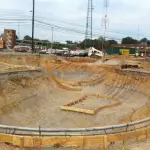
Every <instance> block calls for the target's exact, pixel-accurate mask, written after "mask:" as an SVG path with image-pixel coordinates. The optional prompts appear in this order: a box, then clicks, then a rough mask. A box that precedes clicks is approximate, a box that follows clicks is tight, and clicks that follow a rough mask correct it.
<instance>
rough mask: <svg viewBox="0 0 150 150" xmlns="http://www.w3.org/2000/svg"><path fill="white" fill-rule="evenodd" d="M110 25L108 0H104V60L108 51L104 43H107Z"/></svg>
mask: <svg viewBox="0 0 150 150" xmlns="http://www.w3.org/2000/svg"><path fill="white" fill-rule="evenodd" d="M108 26H109V21H108V0H104V17H103V18H102V28H103V29H104V34H103V42H102V51H103V53H104V57H103V61H104V60H105V54H106V51H105V49H104V45H105V39H106V32H107V28H108Z"/></svg>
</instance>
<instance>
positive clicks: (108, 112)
mask: <svg viewBox="0 0 150 150" xmlns="http://www.w3.org/2000/svg"><path fill="white" fill-rule="evenodd" d="M73 61H74V60H73ZM132 61H133V60H132ZM122 62H123V61H120V60H117V61H116V60H114V61H113V60H111V61H109V63H108V64H111V65H112V64H113V65H120V64H122ZM130 63H131V62H130ZM136 63H138V62H135V63H134V64H136ZM20 64H22V63H20ZM93 64H94V65H96V66H97V65H99V63H98V62H97V63H93ZM108 64H106V65H108ZM52 65H53V64H52ZM61 65H62V64H60V65H59V64H57V67H59V68H61ZM64 65H66V64H64ZM76 65H77V66H80V63H78V64H76ZM17 67H18V68H17ZM17 67H13V66H12V65H9V66H8V65H5V64H0V68H1V69H0V72H8V71H10V70H11V71H12V70H13V71H14V70H21V69H33V68H34V67H31V66H30V68H29V67H25V66H22V67H20V66H17ZM89 68H91V69H89ZM89 68H88V69H87V68H85V67H84V66H81V67H80V68H76V67H73V65H72V67H71V68H70V70H69V69H68V70H61V69H60V70H59V69H58V68H56V67H54V68H53V73H54V75H55V77H57V78H61V79H63V80H64V81H66V80H70V81H82V80H93V79H95V78H98V77H100V78H102V77H101V75H102V74H103V73H101V70H97V69H95V70H96V71H94V72H93V71H90V70H92V69H93V67H92V66H91V65H89ZM98 68H99V67H98ZM46 69H47V68H46ZM46 69H45V72H43V74H42V75H40V76H36V75H31V76H30V75H28V76H24V77H22V76H17V77H13V78H5V80H4V79H1V80H0V115H1V117H0V124H5V125H16V126H26V127H39V126H41V127H43V128H44V127H45V128H73V127H74V128H76V127H79V128H82V127H83V128H86V127H93V126H105V125H112V124H119V123H120V119H121V118H123V117H124V116H125V115H126V114H128V113H131V112H132V111H133V109H134V110H136V109H138V108H139V107H142V106H143V105H144V104H146V103H147V102H148V101H149V95H148V94H145V93H143V92H141V91H140V89H138V85H139V84H136V86H135V87H136V88H137V90H131V89H132V88H133V85H132V84H133V82H131V84H129V85H126V87H125V83H124V81H128V82H130V80H131V78H130V77H128V76H124V78H121V77H120V76H119V75H115V79H116V81H112V82H114V84H113V86H106V83H105V81H107V80H108V79H110V78H111V71H110V70H108V68H107V67H106V68H104V72H108V74H107V76H106V77H105V78H104V80H103V81H101V82H96V83H94V84H89V83H88V82H87V84H83V85H78V86H74V87H73V88H75V87H80V88H82V91H71V90H70V91H69V90H66V89H62V88H61V87H60V86H59V85H58V84H57V83H56V82H55V81H53V80H52V79H51V76H50V74H49V72H47V70H46ZM122 79H123V80H124V81H122ZM67 84H68V83H66V84H64V85H65V86H67ZM134 84H135V82H134ZM85 93H98V94H106V95H112V96H114V97H116V98H118V99H120V101H121V105H120V106H117V107H114V108H109V109H104V110H102V111H99V112H98V113H97V114H95V115H93V116H91V115H87V114H82V113H76V112H70V111H63V110H61V109H60V107H61V106H62V105H64V104H67V103H69V102H72V101H75V100H76V99H79V98H81V97H82V96H83V95H84V94H85ZM108 103H109V104H110V103H111V102H110V101H103V99H99V98H95V97H94V98H93V97H92V98H89V99H88V100H87V103H86V101H85V102H84V107H87V108H91V107H92V108H93V107H94V108H95V107H97V106H98V107H99V106H101V105H105V104H108ZM81 106H83V104H81V105H79V106H77V107H81ZM147 147H149V142H147V144H145V146H143V145H142V144H140V143H139V145H137V144H132V146H129V147H128V149H127V148H125V150H130V149H133V150H134V149H135V148H137V150H141V149H142V150H143V149H147ZM140 148H141V149H140ZM3 149H4V148H3ZM6 149H7V148H6Z"/></svg>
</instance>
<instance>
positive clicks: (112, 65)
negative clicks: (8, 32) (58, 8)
mask: <svg viewBox="0 0 150 150" xmlns="http://www.w3.org/2000/svg"><path fill="white" fill-rule="evenodd" d="M106 58H107V61H106V62H105V63H102V62H101V60H99V59H95V58H79V57H75V58H68V59H67V60H66V59H64V58H63V57H58V56H55V55H49V56H46V55H30V54H4V53H1V54H0V60H1V61H0V113H1V118H0V124H1V125H0V142H1V147H2V149H6V150H7V149H8V150H9V149H17V148H20V149H28V148H31V149H34V148H35V149H44V148H47V149H65V150H66V149H71V150H72V149H83V150H88V149H112V150H113V149H114V150H117V149H118V150H120V149H125V150H130V149H136V150H141V149H148V148H147V147H149V142H148V140H149V134H150V127H149V125H150V119H149V115H150V109H149V107H150V94H149V92H150V91H149V79H150V78H149V74H150V72H149V62H148V61H145V60H141V59H140V58H136V57H133V56H128V57H127V56H119V55H116V56H115V55H113V56H109V55H108V56H106ZM141 62H142V63H141ZM142 142H143V143H144V144H142ZM140 143H141V144H140ZM145 143H146V144H145Z"/></svg>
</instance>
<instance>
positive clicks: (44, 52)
mask: <svg viewBox="0 0 150 150" xmlns="http://www.w3.org/2000/svg"><path fill="white" fill-rule="evenodd" d="M39 53H40V54H46V53H47V50H46V49H43V50H40V51H39Z"/></svg>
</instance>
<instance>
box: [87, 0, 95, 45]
mask: <svg viewBox="0 0 150 150" xmlns="http://www.w3.org/2000/svg"><path fill="white" fill-rule="evenodd" d="M92 38H93V0H88V9H87V18H86V32H85V40H87V39H91V40H92ZM86 45H87V43H86V42H85V47H86ZM91 46H92V45H91Z"/></svg>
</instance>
